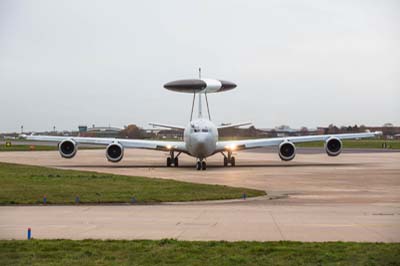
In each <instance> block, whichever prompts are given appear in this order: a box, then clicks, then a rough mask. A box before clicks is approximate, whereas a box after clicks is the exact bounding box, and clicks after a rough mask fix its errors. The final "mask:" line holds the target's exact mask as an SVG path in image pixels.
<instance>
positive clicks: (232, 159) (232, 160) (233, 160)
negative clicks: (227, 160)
mask: <svg viewBox="0 0 400 266" xmlns="http://www.w3.org/2000/svg"><path fill="white" fill-rule="evenodd" d="M231 166H235V157H232V158H231Z"/></svg>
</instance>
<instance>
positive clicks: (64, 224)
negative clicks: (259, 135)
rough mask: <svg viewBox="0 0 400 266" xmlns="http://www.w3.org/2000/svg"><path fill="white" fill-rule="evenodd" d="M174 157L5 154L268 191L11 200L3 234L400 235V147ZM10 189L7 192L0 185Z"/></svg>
mask: <svg viewBox="0 0 400 266" xmlns="http://www.w3.org/2000/svg"><path fill="white" fill-rule="evenodd" d="M166 156H167V155H166V154H164V153H163V152H156V151H147V150H127V151H126V154H125V158H124V159H123V161H122V162H121V163H119V164H111V163H108V162H107V161H106V159H105V156H104V151H102V150H81V151H78V154H77V156H76V157H75V158H73V159H71V160H65V159H61V158H60V156H59V155H58V153H57V152H56V151H41V152H7V153H6V152H1V153H0V161H3V162H14V163H24V164H32V165H43V166H49V167H56V168H64V169H79V170H89V171H98V172H107V173H117V174H124V175H140V176H149V177H159V178H170V179H176V180H182V181H190V182H198V183H207V184H223V185H230V186H241V187H249V188H257V189H263V190H266V191H267V193H268V196H267V197H261V198H257V199H247V200H239V201H238V200H236V201H223V202H195V203H180V204H175V203H168V204H158V205H144V206H143V205H141V206H130V205H112V206H111V205H108V206H2V207H0V238H1V239H24V238H25V237H26V229H27V228H28V227H31V228H32V231H33V236H34V237H36V238H67V239H85V238H99V239H161V238H177V239H185V240H228V241H236V240H258V241H269V240H299V241H372V242H375V241H378V242H399V241H400V153H390V152H387V153H351V154H349V153H347V154H346V153H345V154H343V155H341V156H339V157H334V158H332V157H328V156H326V155H325V154H299V155H297V156H296V158H295V159H294V160H293V161H291V162H281V161H280V160H279V158H278V155H277V154H273V153H261V152H239V153H238V154H237V155H236V161H237V167H234V168H231V167H228V168H224V167H221V164H222V156H221V155H215V156H213V157H211V158H209V159H208V169H207V171H196V170H195V169H194V162H195V160H194V159H193V158H190V157H188V156H186V155H184V156H182V157H181V158H180V163H181V167H179V168H166V167H164V164H165V158H166ZM0 193H1V192H0Z"/></svg>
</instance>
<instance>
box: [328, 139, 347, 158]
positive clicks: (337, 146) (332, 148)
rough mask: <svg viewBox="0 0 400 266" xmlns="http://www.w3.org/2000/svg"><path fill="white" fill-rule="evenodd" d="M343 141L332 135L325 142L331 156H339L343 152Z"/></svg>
mask: <svg viewBox="0 0 400 266" xmlns="http://www.w3.org/2000/svg"><path fill="white" fill-rule="evenodd" d="M342 147H343V144H342V141H341V140H340V139H338V138H336V137H330V138H329V139H328V140H327V141H326V142H325V151H326V153H327V154H328V155H329V156H338V155H339V154H340V153H341V152H342Z"/></svg>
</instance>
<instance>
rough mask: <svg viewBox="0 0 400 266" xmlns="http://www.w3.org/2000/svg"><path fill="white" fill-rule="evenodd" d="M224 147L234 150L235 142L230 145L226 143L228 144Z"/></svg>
mask: <svg viewBox="0 0 400 266" xmlns="http://www.w3.org/2000/svg"><path fill="white" fill-rule="evenodd" d="M225 149H228V150H232V151H233V150H235V149H236V145H235V144H231V145H228V146H225Z"/></svg>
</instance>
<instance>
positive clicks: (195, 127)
mask: <svg viewBox="0 0 400 266" xmlns="http://www.w3.org/2000/svg"><path fill="white" fill-rule="evenodd" d="M200 73H201V72H200ZM235 87H236V84H235V83H233V82H229V81H224V80H218V79H205V78H201V74H200V77H199V79H186V80H176V81H172V82H169V83H166V84H165V85H164V88H166V89H168V90H172V91H177V92H185V93H192V94H193V103H192V109H191V115H190V122H189V124H188V125H187V126H186V127H183V126H174V125H166V124H159V123H150V125H154V126H159V127H164V128H170V129H174V130H181V131H183V136H184V137H183V141H157V140H139V139H118V138H91V137H61V136H35V135H24V136H23V137H25V138H26V139H28V140H38V141H49V142H58V148H59V152H60V154H61V156H62V157H63V158H72V157H74V156H75V154H76V152H77V150H78V145H79V144H97V145H104V146H106V158H107V159H108V160H109V161H110V162H114V163H116V162H119V161H121V160H122V158H123V156H124V149H125V148H136V149H150V150H159V151H167V152H169V154H170V155H169V157H168V158H167V161H166V165H167V167H170V166H172V165H173V166H175V167H178V165H179V159H178V158H179V155H180V154H182V153H185V154H188V155H190V156H192V157H195V158H196V159H197V163H196V169H197V170H206V168H207V164H206V158H207V157H209V156H211V155H214V154H216V153H221V154H222V156H223V165H224V166H228V165H231V166H235V157H234V156H232V153H233V152H234V151H240V150H246V149H254V148H261V147H270V146H277V147H278V154H279V157H280V158H281V159H282V160H283V161H290V160H292V159H293V158H294V157H295V155H296V147H295V143H302V142H311V141H324V142H325V150H326V153H327V154H328V155H329V156H337V155H339V154H340V153H341V151H342V146H343V145H342V140H343V139H360V138H371V137H375V136H377V135H380V134H381V132H374V133H371V132H365V133H354V134H334V135H314V136H296V137H281V138H262V139H251V140H230V141H219V140H218V130H220V129H224V128H234V127H240V126H244V125H249V124H251V123H239V124H229V125H223V126H216V125H215V124H214V123H213V122H212V121H211V116H210V110H209V106H208V99H207V94H209V93H217V92H223V91H227V90H231V89H234V88H235ZM196 96H197V97H198V117H197V118H196V119H193V109H194V104H195V98H196ZM203 97H204V98H205V100H206V103H207V112H208V117H204V116H203V110H202V98H203ZM175 153H177V154H175Z"/></svg>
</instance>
